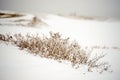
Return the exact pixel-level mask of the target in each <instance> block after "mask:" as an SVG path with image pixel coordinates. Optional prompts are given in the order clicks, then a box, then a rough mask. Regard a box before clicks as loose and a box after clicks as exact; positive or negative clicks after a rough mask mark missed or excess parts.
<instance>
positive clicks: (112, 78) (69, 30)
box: [0, 14, 120, 80]
mask: <svg viewBox="0 0 120 80" xmlns="http://www.w3.org/2000/svg"><path fill="white" fill-rule="evenodd" d="M41 20H42V21H43V22H45V23H47V24H48V25H49V26H47V27H46V26H45V25H41V26H40V27H34V28H32V27H29V26H28V27H23V26H9V25H7V26H2V25H0V34H6V33H11V34H14V33H21V34H23V35H24V34H27V33H30V34H36V33H38V34H40V35H42V34H45V35H47V34H48V33H49V31H53V32H60V33H61V34H63V36H65V37H70V39H71V40H76V41H78V42H79V43H80V45H82V46H89V47H90V46H94V45H100V46H104V45H105V46H117V47H120V37H119V35H120V33H119V30H120V22H119V21H117V22H109V21H96V20H82V19H80V20H76V19H69V18H65V17H60V16H57V15H51V14H48V15H47V16H46V17H44V18H42V19H41ZM102 52H103V53H107V55H106V56H105V57H104V58H103V61H107V62H109V64H110V65H111V69H112V70H113V72H112V73H109V72H104V73H102V74H99V73H97V72H96V71H94V72H87V70H86V66H81V68H80V69H73V68H72V67H71V65H70V64H69V63H59V62H57V61H54V60H51V59H45V58H41V57H39V56H33V55H32V54H29V53H27V52H26V51H23V50H19V49H18V47H16V46H13V45H10V44H8V45H6V44H5V43H0V80H120V76H119V74H120V69H119V68H120V62H119V58H120V50H115V49H95V50H94V51H93V55H95V54H96V53H98V54H100V53H102Z"/></svg>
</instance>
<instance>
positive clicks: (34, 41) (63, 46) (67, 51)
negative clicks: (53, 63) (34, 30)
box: [0, 32, 109, 73]
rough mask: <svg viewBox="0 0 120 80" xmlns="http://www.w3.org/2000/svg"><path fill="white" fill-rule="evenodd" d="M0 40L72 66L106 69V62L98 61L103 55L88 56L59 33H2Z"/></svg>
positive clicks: (107, 66)
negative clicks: (42, 34) (48, 35)
mask: <svg viewBox="0 0 120 80" xmlns="http://www.w3.org/2000/svg"><path fill="white" fill-rule="evenodd" d="M0 40H1V41H5V42H11V43H13V44H14V45H16V46H18V47H19V48H20V49H21V50H23V49H24V50H26V51H28V52H29V53H31V54H35V55H39V56H41V57H45V58H51V59H54V60H57V61H60V62H62V61H64V60H65V61H68V62H71V64H72V66H73V67H75V68H79V67H80V65H81V64H84V65H87V66H88V71H92V69H93V68H96V69H97V70H98V72H100V73H101V72H103V71H108V68H109V65H108V63H99V60H100V59H101V58H103V57H104V56H105V55H101V56H96V57H95V58H92V59H91V58H90V54H87V52H86V51H85V50H83V49H82V48H81V46H80V45H79V44H78V43H77V42H76V41H74V42H70V41H69V38H65V39H64V38H62V37H61V35H60V34H59V33H52V32H50V37H46V36H43V37H41V36H39V35H38V34H36V35H30V34H27V35H25V36H23V35H21V34H15V35H13V36H11V35H2V34H0Z"/></svg>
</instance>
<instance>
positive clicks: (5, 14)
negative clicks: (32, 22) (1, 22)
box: [0, 12, 24, 18]
mask: <svg viewBox="0 0 120 80" xmlns="http://www.w3.org/2000/svg"><path fill="white" fill-rule="evenodd" d="M21 16H24V15H22V14H18V13H2V12H0V18H13V17H21Z"/></svg>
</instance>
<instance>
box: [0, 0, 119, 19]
mask: <svg viewBox="0 0 120 80" xmlns="http://www.w3.org/2000/svg"><path fill="white" fill-rule="evenodd" d="M0 10H9V11H20V12H31V13H53V14H63V15H70V14H76V15H81V16H102V17H104V16H105V17H120V0H0Z"/></svg>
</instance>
